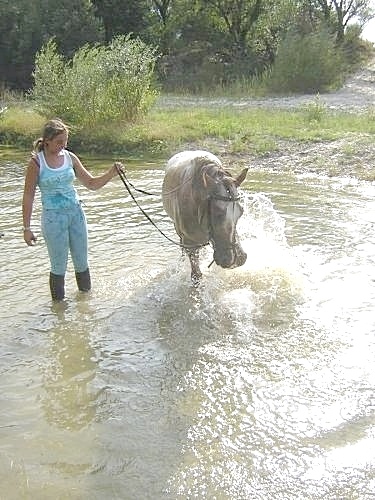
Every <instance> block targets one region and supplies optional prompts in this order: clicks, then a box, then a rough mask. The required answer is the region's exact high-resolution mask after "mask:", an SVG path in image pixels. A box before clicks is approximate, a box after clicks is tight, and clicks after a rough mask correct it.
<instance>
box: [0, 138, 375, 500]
mask: <svg viewBox="0 0 375 500" xmlns="http://www.w3.org/2000/svg"><path fill="white" fill-rule="evenodd" d="M26 157H27V153H26V152H25V153H23V152H18V153H15V152H14V151H12V150H7V149H6V148H5V149H4V148H3V149H2V150H1V156H0V182H1V197H0V232H1V233H4V236H3V237H2V238H1V239H0V248H1V253H0V262H1V273H0V301H1V308H0V318H1V326H2V328H1V342H0V373H1V378H0V399H1V412H0V485H1V489H0V498H1V499H2V500H3V499H4V500H13V499H14V500H20V499H38V500H44V499H46V500H49V499H51V500H52V499H53V500H55V499H60V500H62V499H71V500H72V499H73V500H94V499H98V500H107V499H111V500H112V499H119V500H120V499H121V500H123V499H124V500H128V499H129V500H133V499H137V500H138V499H142V500H145V499H152V500H159V499H180V498H181V499H192V498H199V499H230V500H242V499H243V500H248V499H255V500H258V499H259V500H274V499H277V500H289V499H301V500H302V499H303V500H305V499H314V500H316V499H324V500H329V499H332V500H333V499H340V500H342V499H360V500H366V499H370V498H371V499H373V498H374V495H375V370H374V356H375V340H374V331H375V315H374V303H375V231H374V222H375V185H374V183H372V182H369V181H358V180H355V179H353V178H349V177H325V176H320V175H316V174H309V173H300V174H294V173H288V172H287V173H286V172H280V173H278V172H275V171H271V170H268V169H265V170H264V169H257V168H253V169H251V170H250V171H249V174H248V178H247V180H246V181H245V183H244V184H243V186H242V198H243V204H244V208H245V211H244V215H243V217H242V218H241V220H240V224H239V233H240V236H241V239H242V242H243V246H244V248H245V249H246V251H247V253H248V260H247V263H246V264H245V265H244V266H243V267H241V268H238V269H236V270H232V271H229V270H222V269H219V268H218V267H216V266H215V265H212V266H211V267H209V268H208V264H209V263H210V262H211V256H212V255H211V252H210V250H209V249H206V250H205V251H204V253H203V256H202V270H203V274H204V277H203V282H202V284H201V286H200V287H198V288H197V289H196V288H193V287H192V286H191V283H190V271H189V266H188V262H187V259H185V258H184V257H183V256H181V255H180V250H179V249H178V247H177V246H175V245H173V244H172V243H170V242H169V241H168V240H167V239H165V238H164V237H163V236H162V235H161V234H160V233H159V232H158V231H157V230H156V229H155V227H153V226H152V225H151V224H150V223H149V221H148V220H147V219H145V217H144V216H143V215H142V213H141V212H140V211H139V209H138V208H137V207H136V205H135V204H134V202H133V201H132V200H131V199H130V198H129V196H128V195H127V193H126V191H125V189H124V186H123V185H122V184H121V182H120V180H119V179H117V180H116V181H114V182H111V183H110V184H108V185H107V186H105V187H104V188H102V189H101V190H99V191H97V192H89V191H87V190H85V189H82V188H79V191H80V194H81V197H82V200H83V202H84V208H85V211H86V214H87V218H88V224H89V234H90V268H91V273H92V278H93V290H92V292H91V293H90V294H80V293H78V292H77V291H76V285H75V282H74V277H73V275H74V273H73V269H72V266H71V263H70V264H69V270H68V274H67V299H66V301H65V304H63V305H62V304H60V305H52V304H51V301H50V296H49V289H48V273H49V265H48V258H47V253H46V247H45V244H44V242H43V238H42V237H41V235H40V223H39V216H40V202H39V197H37V200H36V205H35V211H34V218H33V227H34V228H35V232H36V233H37V234H38V242H37V245H36V246H35V247H33V248H29V247H27V246H26V245H25V244H24V242H23V239H22V231H21V226H22V220H21V197H22V189H23V176H24V161H25V158H26ZM327 161H329V160H327ZM108 163H109V161H107V162H103V161H101V160H96V161H90V162H89V163H88V164H89V165H90V166H93V167H95V168H97V167H98V168H100V169H101V170H102V169H104V168H105V167H106V166H107V165H108ZM127 168H128V170H127V172H128V177H129V179H130V180H131V181H132V183H133V184H134V185H135V186H136V187H138V188H141V189H144V190H148V191H151V192H153V193H154V194H155V195H154V196H147V195H144V194H140V195H137V199H138V201H139V203H140V204H141V206H142V207H143V208H144V209H145V210H146V212H147V213H148V214H149V216H150V217H151V218H152V219H153V220H154V222H155V223H156V225H157V226H158V227H159V228H160V229H161V230H163V231H165V232H166V233H167V234H168V235H169V236H170V237H172V238H173V239H175V238H176V236H175V234H174V231H173V226H172V223H171V222H170V220H169V219H168V218H167V216H166V215H165V213H164V212H163V209H162V206H161V198H160V191H161V183H162V178H163V162H160V163H157V164H156V163H153V162H147V161H139V162H137V161H133V162H131V163H130V164H129V165H128V167H127Z"/></svg>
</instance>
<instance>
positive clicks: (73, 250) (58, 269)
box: [42, 204, 88, 275]
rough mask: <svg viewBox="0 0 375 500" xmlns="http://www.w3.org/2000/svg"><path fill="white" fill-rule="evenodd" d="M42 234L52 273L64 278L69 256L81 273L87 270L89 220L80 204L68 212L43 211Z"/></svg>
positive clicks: (75, 268) (59, 210)
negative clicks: (87, 220)
mask: <svg viewBox="0 0 375 500" xmlns="http://www.w3.org/2000/svg"><path fill="white" fill-rule="evenodd" d="M42 234H43V237H44V240H45V242H46V244H47V250H48V255H49V259H50V261H51V272H52V273H53V274H59V275H64V274H65V273H66V268H67V265H68V255H69V251H70V255H71V257H72V261H73V265H74V270H75V271H76V272H78V273H81V272H83V271H86V269H87V268H88V238H87V224H86V217H85V214H84V212H83V210H82V207H81V205H80V204H78V205H75V206H74V207H72V208H68V209H58V210H51V209H43V211H42Z"/></svg>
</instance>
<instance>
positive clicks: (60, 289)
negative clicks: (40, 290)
mask: <svg viewBox="0 0 375 500" xmlns="http://www.w3.org/2000/svg"><path fill="white" fill-rule="evenodd" d="M49 287H50V290H51V297H52V300H53V301H59V300H63V298H64V297H65V276H61V275H59V274H53V273H50V274H49Z"/></svg>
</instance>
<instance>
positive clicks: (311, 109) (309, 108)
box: [302, 94, 327, 123]
mask: <svg viewBox="0 0 375 500" xmlns="http://www.w3.org/2000/svg"><path fill="white" fill-rule="evenodd" d="M302 111H303V114H304V117H305V119H306V121H307V122H309V123H320V122H322V121H323V119H324V118H325V116H326V113H327V106H326V105H325V104H324V103H323V102H322V101H321V99H320V96H319V94H317V95H316V97H315V99H314V100H313V101H311V102H309V103H308V104H306V105H305V106H303V107H302Z"/></svg>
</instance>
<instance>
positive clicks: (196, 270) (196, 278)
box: [187, 249, 202, 285]
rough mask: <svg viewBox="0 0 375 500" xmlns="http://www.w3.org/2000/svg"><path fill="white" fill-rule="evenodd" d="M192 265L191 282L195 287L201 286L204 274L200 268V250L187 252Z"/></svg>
mask: <svg viewBox="0 0 375 500" xmlns="http://www.w3.org/2000/svg"><path fill="white" fill-rule="evenodd" d="M187 254H188V257H189V260H190V265H191V281H192V282H193V284H194V285H199V282H200V279H201V278H202V272H201V270H200V267H199V250H198V249H197V250H192V251H189V252H187Z"/></svg>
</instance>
